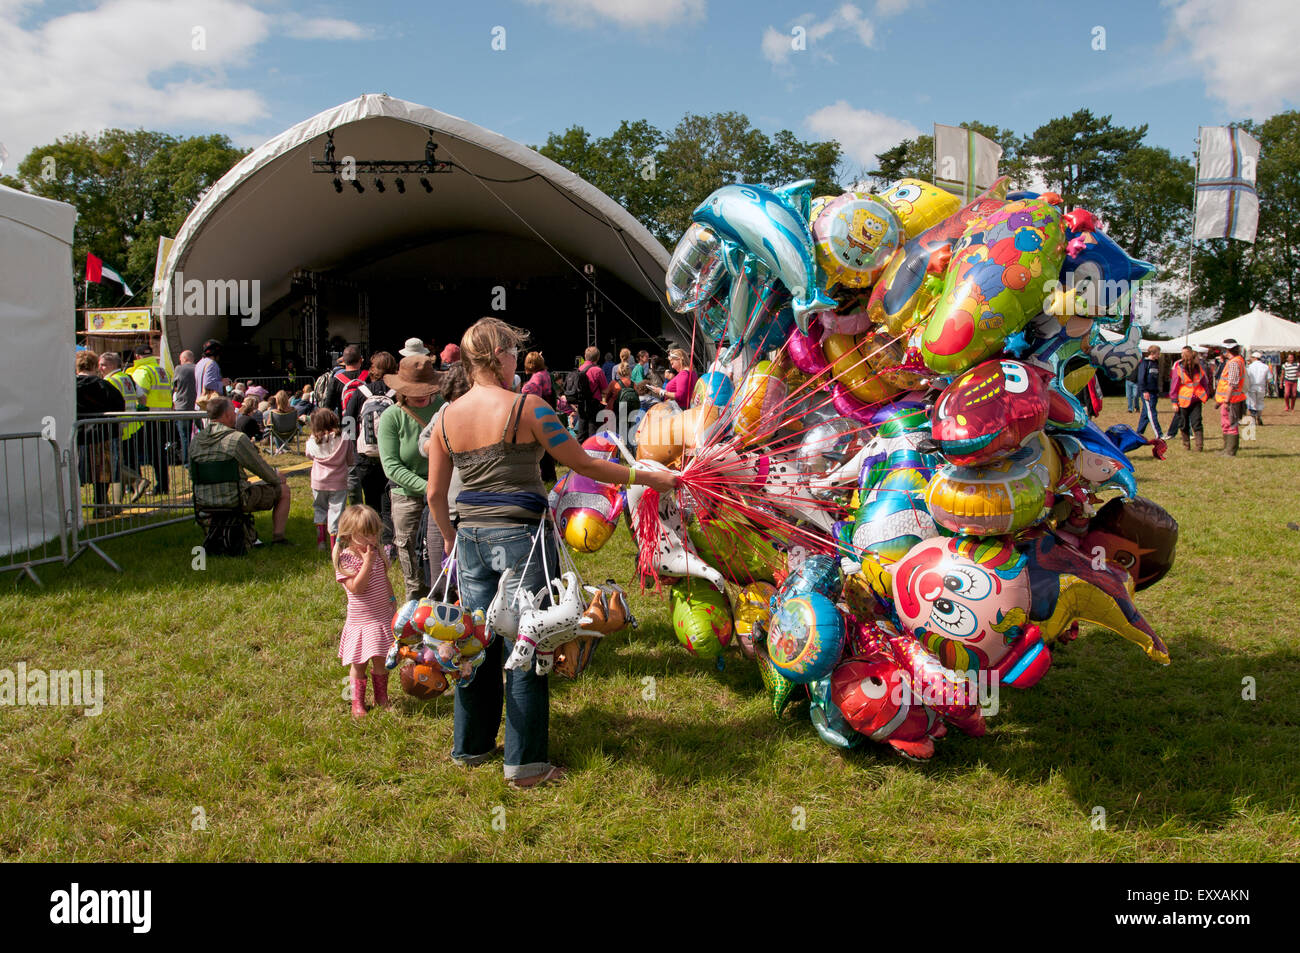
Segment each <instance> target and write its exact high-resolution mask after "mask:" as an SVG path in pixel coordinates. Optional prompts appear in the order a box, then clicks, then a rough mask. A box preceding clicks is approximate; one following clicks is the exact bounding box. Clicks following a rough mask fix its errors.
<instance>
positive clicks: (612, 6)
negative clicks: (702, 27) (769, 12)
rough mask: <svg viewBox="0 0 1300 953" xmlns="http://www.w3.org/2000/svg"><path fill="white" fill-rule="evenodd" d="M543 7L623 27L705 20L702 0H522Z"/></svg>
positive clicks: (590, 23)
mask: <svg viewBox="0 0 1300 953" xmlns="http://www.w3.org/2000/svg"><path fill="white" fill-rule="evenodd" d="M524 2H525V3H527V4H529V5H530V6H534V7H538V6H540V7H545V8H546V9H547V10H549V11H550V13H551V15H552V16H554V17H555V18H556V19H558V20H562V21H563V22H565V23H569V24H572V25H573V26H580V27H594V26H597V25H598V24H599V23H600V21H602V20H608V21H612V22H614V23H615V24H617V25H618V26H623V27H637V28H640V27H668V26H676V25H678V24H682V23H698V22H699V21H701V20H703V19H704V11H705V0H524Z"/></svg>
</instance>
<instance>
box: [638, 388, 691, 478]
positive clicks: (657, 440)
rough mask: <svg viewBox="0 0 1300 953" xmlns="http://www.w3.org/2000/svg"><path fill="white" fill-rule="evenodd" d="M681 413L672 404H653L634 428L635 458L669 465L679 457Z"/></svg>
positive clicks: (680, 453) (682, 446)
mask: <svg viewBox="0 0 1300 953" xmlns="http://www.w3.org/2000/svg"><path fill="white" fill-rule="evenodd" d="M683 449H684V445H683V443H682V421H681V412H680V411H678V410H676V409H675V408H674V406H673V405H672V404H669V403H666V402H665V403H662V404H655V405H654V406H653V407H651V408H650V409H649V410H648V411H646V415H645V416H644V417H642V418H641V423H640V425H639V426H638V427H637V428H636V458H637V459H638V460H653V461H655V462H656V463H662V464H665V465H671V464H673V463H676V462H677V459H678V458H679V457H681V455H682V450H683Z"/></svg>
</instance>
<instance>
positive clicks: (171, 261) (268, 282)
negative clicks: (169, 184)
mask: <svg viewBox="0 0 1300 953" xmlns="http://www.w3.org/2000/svg"><path fill="white" fill-rule="evenodd" d="M330 132H333V144H334V150H335V154H334V158H335V159H337V160H345V158H346V157H352V158H353V159H355V160H361V161H364V160H406V161H410V160H419V159H422V158H423V157H424V156H425V148H426V144H427V143H429V142H430V140H432V141H433V142H435V143H436V145H437V151H436V158H437V159H438V160H441V161H449V162H451V163H453V164H454V165H453V167H452V168H451V170H450V171H449V172H448V173H445V174H436V175H432V174H431V175H427V176H425V177H426V178H427V180H428V182H429V184H430V185H431V187H432V191H428V190H426V189H425V188H424V187H423V186H422V185H421V182H420V179H421V177H422V173H421V172H418V171H417V172H407V173H405V174H402V175H401V176H400V177H401V178H402V179H403V180H404V183H403V184H404V186H405V191H404V193H399V192H398V189H397V187H396V179H397V178H398V176H395V175H393V174H382V175H380V176H379V178H381V179H382V180H383V181H384V185H385V189H384V191H382V192H381V191H380V190H379V189H378V188H377V187H376V185H375V183H374V179H375V175H374V174H373V173H370V172H358V174H357V181H359V182H360V184H361V185H362V186H363V187H364V189H365V191H364V192H362V193H358V192H357V191H356V190H355V187H354V186H352V185H351V183H350V182H348V181H344V182H343V183H342V184H343V190H342V192H339V191H337V189H336V185H335V180H334V177H333V176H332V175H331V174H328V173H326V174H322V173H319V172H314V171H313V167H312V160H313V159H316V160H321V159H324V158H326V152H325V150H326V144H327V134H328V133H330ZM667 265H668V253H667V251H666V250H665V249H664V248H663V246H662V245H660V244H659V242H658V241H656V239H655V238H654V237H653V236H652V235H651V234H650V232H649V231H647V230H646V228H645V227H644V226H642V225H641V224H640V223H639V222H638V221H637V220H636V219H635V218H633V217H632V216H631V215H630V214H629V213H628V212H627V211H626V210H624V209H623V208H622V207H621V206H620V205H618V204H617V203H616V202H614V201H613V200H612V199H610V198H609V197H608V196H606V195H605V194H604V193H602V192H601V191H600V190H598V189H597V188H595V187H594V186H592V185H591V184H590V183H588V182H586V181H584V180H583V179H581V178H579V177H578V176H577V175H575V174H573V173H572V172H570V171H568V170H566V169H564V168H563V167H561V166H559V165H557V164H556V163H554V162H552V161H550V160H549V159H546V158H544V157H543V156H541V155H539V154H538V153H536V152H534V151H533V150H531V149H529V148H527V147H525V146H522V145H520V144H519V143H517V142H513V141H511V140H509V139H506V138H505V137H503V136H500V135H498V134H497V133H494V132H489V131H488V130H486V129H483V128H481V127H479V126H476V125H474V124H473V123H470V122H467V121H465V120H464V119H458V118H457V117H455V116H449V115H447V114H446V113H441V112H438V111H437V110H435V109H430V108H428V107H426V106H419V105H416V104H414V103H409V102H404V101H402V100H399V99H393V98H391V97H389V96H386V95H382V94H369V95H364V96H361V97H359V98H357V99H355V100H353V101H352V102H349V103H344V104H343V105H340V106H336V107H335V108H333V109H329V110H326V111H325V112H322V113H320V114H319V115H316V116H313V117H312V118H310V119H308V120H306V121H304V122H301V123H299V124H298V125H296V126H294V127H293V128H291V129H288V130H286V131H285V132H284V133H282V134H280V135H279V136H276V137H275V138H274V139H272V140H270V141H269V142H267V143H265V144H264V145H262V146H260V147H259V148H257V149H255V150H253V151H252V152H251V153H249V154H248V155H247V156H245V157H244V158H243V159H242V160H240V161H239V162H238V163H237V164H236V165H235V166H234V167H233V168H232V169H231V170H230V171H229V172H227V173H226V175H224V176H223V177H222V178H221V179H220V180H219V181H218V182H217V183H216V184H215V185H214V186H213V187H212V188H211V189H210V190H209V191H208V192H207V193H206V194H205V195H204V196H203V198H202V199H201V200H200V201H199V202H198V204H197V205H196V206H195V207H194V210H193V211H192V212H191V213H190V215H189V217H188V218H187V219H186V220H185V223H184V225H183V226H182V228H181V230H180V233H179V234H178V235H177V236H176V241H175V243H174V245H173V246H172V248H171V251H170V254H169V255H168V258H167V261H166V263H165V267H164V269H163V271H162V274H161V276H160V281H159V284H158V286H157V287H156V289H155V290H156V292H157V296H156V300H157V301H158V303H159V305H160V307H159V311H160V313H161V318H162V326H163V330H164V333H165V335H166V339H167V344H168V347H169V349H170V350H171V353H172V354H173V355H176V354H178V353H179V352H180V351H181V350H182V349H184V348H191V349H195V350H197V349H198V348H199V346H200V345H201V344H202V343H203V341H204V340H205V339H207V338H210V337H215V338H219V339H221V340H222V341H223V342H224V343H225V344H226V349H227V350H226V353H227V355H229V354H230V353H231V346H232V342H233V344H234V345H235V347H236V348H242V353H243V354H245V355H256V356H257V359H258V360H259V361H261V362H263V363H265V361H266V360H267V359H269V358H268V355H269V356H270V358H273V357H274V354H272V352H274V351H275V349H276V348H277V347H278V348H279V352H278V353H279V354H280V355H281V357H283V356H284V355H289V354H292V355H294V357H295V358H296V360H297V361H302V362H303V363H299V364H298V365H297V366H298V368H299V369H300V370H306V369H309V367H308V366H306V365H307V364H308V363H310V362H314V363H317V364H318V365H319V366H323V364H324V360H325V359H326V355H325V354H324V353H322V352H323V351H324V350H325V349H326V343H325V342H326V341H327V340H328V341H331V342H334V341H339V340H346V341H349V342H359V343H362V344H363V347H365V348H366V349H370V347H369V345H370V344H371V341H372V340H373V348H374V349H378V348H381V347H388V348H391V347H392V346H393V345H397V346H400V342H401V341H402V340H403V339H405V338H406V337H410V336H418V337H422V338H424V339H426V340H436V341H437V342H439V346H441V343H442V342H446V341H448V340H458V339H459V337H460V333H461V331H462V330H463V329H464V328H465V327H466V326H467V325H468V324H470V323H472V322H473V321H474V320H475V319H477V318H478V317H481V316H483V315H485V314H495V315H496V316H498V317H501V318H503V319H504V320H507V321H510V322H511V323H513V324H518V325H522V326H525V327H528V328H530V329H532V330H534V332H535V337H539V338H541V339H542V340H545V341H547V342H548V343H552V344H553V346H555V347H556V348H557V349H560V351H561V353H559V354H553V355H552V356H551V364H552V366H553V367H555V366H558V365H560V364H562V363H565V364H566V366H567V361H568V360H569V359H570V356H571V353H576V352H577V351H580V350H581V348H582V347H583V346H585V342H586V339H587V336H588V333H589V332H588V323H587V304H588V302H591V303H594V306H595V319H596V323H597V328H598V330H597V333H596V344H597V345H598V346H599V347H600V348H601V350H602V351H604V350H608V349H610V347H611V346H612V345H614V344H615V343H624V342H630V341H631V340H633V339H639V340H642V341H646V340H652V339H654V338H656V337H661V336H663V337H668V338H671V339H675V340H679V341H680V340H681V339H682V333H683V331H682V329H683V328H684V325H683V324H682V323H680V319H678V318H677V316H676V315H673V314H672V313H671V312H670V311H669V310H668V308H667V306H666V304H665V303H664V296H663V278H664V272H665V270H666V268H667ZM589 266H590V267H589ZM196 282H197V283H196ZM232 282H235V283H236V284H232ZM240 282H246V283H248V284H247V285H239V284H237V283H240ZM252 282H256V283H257V284H256V285H253V284H252ZM253 289H256V293H255V294H254V291H253ZM241 291H242V292H243V295H244V296H243V298H242V299H238V298H237V297H236V296H237V294H238V293H240V292H241ZM502 298H504V301H503V300H502ZM254 301H256V303H257V305H258V306H259V312H258V314H257V315H255V316H254V315H248V316H246V314H247V312H249V311H250V310H251V306H252V304H253V303H254ZM237 302H238V303H237ZM502 303H504V304H505V308H504V309H500V308H498V307H494V306H495V305H500V304H502ZM240 305H242V308H241V307H240ZM276 342H278V344H277V343H276ZM223 363H225V362H224V361H223ZM232 369H233V370H234V371H235V372H236V373H239V372H240V371H241V370H244V369H242V368H238V367H236V368H232ZM245 372H247V371H245Z"/></svg>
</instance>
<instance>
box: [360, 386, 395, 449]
mask: <svg viewBox="0 0 1300 953" xmlns="http://www.w3.org/2000/svg"><path fill="white" fill-rule="evenodd" d="M358 389H359V390H360V391H361V393H362V394H364V395H365V398H366V399H365V401H364V402H363V403H362V404H361V409H360V410H359V411H357V453H360V454H363V455H365V456H367V457H377V456H379V415H380V414H382V413H383V412H384V411H385V410H387V409H388V408H389V407H392V406H393V398H391V397H389V396H388V394H387V393H384V394H375V393H372V392H371V390H370V388H369V387H367V386H365V385H364V384H362V385H361V387H360V388H358Z"/></svg>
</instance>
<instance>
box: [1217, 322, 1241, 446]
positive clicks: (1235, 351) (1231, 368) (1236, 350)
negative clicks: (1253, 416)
mask: <svg viewBox="0 0 1300 953" xmlns="http://www.w3.org/2000/svg"><path fill="white" fill-rule="evenodd" d="M1223 348H1224V350H1226V351H1227V352H1228V359H1227V360H1226V361H1224V363H1223V370H1222V371H1220V372H1219V381H1218V386H1217V387H1215V389H1214V402H1215V403H1216V404H1218V405H1219V422H1220V424H1221V425H1222V427H1223V450H1222V453H1224V454H1226V455H1227V456H1230V457H1235V456H1236V455H1237V446H1238V443H1239V442H1240V440H1241V433H1240V431H1239V430H1238V429H1237V423H1238V421H1240V420H1241V417H1242V412H1243V411H1244V410H1245V409H1246V360H1245V358H1243V357H1242V356H1241V345H1240V344H1238V343H1237V342H1236V341H1235V340H1234V339H1232V338H1228V340H1226V341H1224V342H1223Z"/></svg>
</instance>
